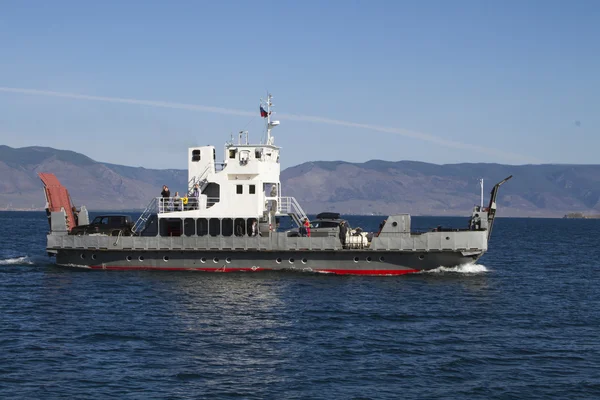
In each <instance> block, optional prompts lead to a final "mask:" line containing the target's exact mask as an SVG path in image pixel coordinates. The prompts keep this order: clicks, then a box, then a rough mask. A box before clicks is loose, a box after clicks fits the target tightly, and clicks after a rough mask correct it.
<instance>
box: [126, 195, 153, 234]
mask: <svg viewBox="0 0 600 400" xmlns="http://www.w3.org/2000/svg"><path fill="white" fill-rule="evenodd" d="M157 203H158V201H157V198H156V197H154V198H153V199H152V200H150V203H149V204H148V206H147V207H146V209H145V210H144V211H143V212H142V215H140V217H139V218H138V219H137V221H135V224H133V227H132V228H131V231H132V232H133V233H138V232H139V231H140V230H141V229H143V228H144V227H145V226H146V222H147V221H148V218H150V215H152V213H153V212H156V211H155V210H156V208H157Z"/></svg>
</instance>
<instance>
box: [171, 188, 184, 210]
mask: <svg viewBox="0 0 600 400" xmlns="http://www.w3.org/2000/svg"><path fill="white" fill-rule="evenodd" d="M173 203H175V210H177V211H183V207H182V204H181V197H179V192H175V196H173Z"/></svg>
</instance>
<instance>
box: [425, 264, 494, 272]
mask: <svg viewBox="0 0 600 400" xmlns="http://www.w3.org/2000/svg"><path fill="white" fill-rule="evenodd" d="M488 271H489V269H487V267H486V266H485V265H483V264H464V265H459V266H457V267H437V268H435V269H431V270H429V271H423V273H427V274H439V273H444V272H453V273H458V274H482V273H485V272H488Z"/></svg>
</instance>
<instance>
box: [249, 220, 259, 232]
mask: <svg viewBox="0 0 600 400" xmlns="http://www.w3.org/2000/svg"><path fill="white" fill-rule="evenodd" d="M250 236H260V232H259V231H258V223H256V220H255V219H253V220H252V227H251V228H250Z"/></svg>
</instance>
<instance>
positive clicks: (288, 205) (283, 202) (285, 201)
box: [277, 197, 307, 227]
mask: <svg viewBox="0 0 600 400" xmlns="http://www.w3.org/2000/svg"><path fill="white" fill-rule="evenodd" d="M277 204H278V206H277V212H278V213H279V214H287V215H289V216H290V218H292V220H293V221H294V222H295V223H296V225H298V227H300V226H302V221H303V220H304V218H307V216H306V213H305V212H304V210H303V209H302V207H300V204H298V202H297V201H296V198H295V197H280V198H279V201H278V202H277Z"/></svg>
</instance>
